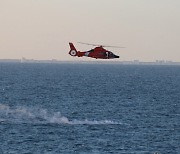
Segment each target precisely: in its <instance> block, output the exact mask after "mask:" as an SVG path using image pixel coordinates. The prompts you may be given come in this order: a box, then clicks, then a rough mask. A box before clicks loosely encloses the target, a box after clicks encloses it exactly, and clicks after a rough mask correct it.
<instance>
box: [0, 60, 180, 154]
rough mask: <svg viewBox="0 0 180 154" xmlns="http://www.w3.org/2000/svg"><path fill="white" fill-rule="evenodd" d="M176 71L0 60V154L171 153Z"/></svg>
mask: <svg viewBox="0 0 180 154" xmlns="http://www.w3.org/2000/svg"><path fill="white" fill-rule="evenodd" d="M179 143H180V66H131V65H129V66H126V65H114V64H109V65H108V64H106V65H105V64H104V65H103V64H99V65H98V64H23V63H22V64H20V63H19V64H18V63H9V64H8V63H0V153H2V154H6V153H8V154H9V153H11V154H17V153H29V154H30V153H43V154H44V153H48V154H51V153H65V154H66V153H67V154H71V153H78V154H104V153H114V154H117V153H120V154H121V153H122V154H136V153H137V154H155V153H156V154H166V153H171V154H178V153H180V144H179Z"/></svg>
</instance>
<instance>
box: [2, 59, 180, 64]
mask: <svg viewBox="0 0 180 154" xmlns="http://www.w3.org/2000/svg"><path fill="white" fill-rule="evenodd" d="M0 63H57V64H58V63H73V64H75V63H77V64H121V65H180V62H173V61H165V60H156V61H154V62H142V61H139V60H134V61H112V60H111V61H99V60H98V61H62V60H56V59H52V60H34V59H26V58H22V59H0Z"/></svg>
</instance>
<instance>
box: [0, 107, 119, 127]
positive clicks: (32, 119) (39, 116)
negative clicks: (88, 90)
mask: <svg viewBox="0 0 180 154" xmlns="http://www.w3.org/2000/svg"><path fill="white" fill-rule="evenodd" d="M1 122H3V123H5V122H11V123H36V124H38V123H39V124H47V123H53V124H69V125H119V124H121V123H119V122H115V121H112V120H99V121H98V120H92V121H91V120H87V119H86V120H76V119H75V120H69V119H68V118H67V117H65V116H62V115H61V113H60V112H55V113H50V112H48V111H47V110H46V109H32V108H30V109H29V108H25V107H15V108H14V107H10V106H8V105H4V104H0V123H1Z"/></svg>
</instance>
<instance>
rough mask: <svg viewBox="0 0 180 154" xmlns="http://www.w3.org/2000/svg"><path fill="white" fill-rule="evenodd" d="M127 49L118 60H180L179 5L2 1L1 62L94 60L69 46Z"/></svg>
mask: <svg viewBox="0 0 180 154" xmlns="http://www.w3.org/2000/svg"><path fill="white" fill-rule="evenodd" d="M69 41H71V42H74V44H75V46H76V47H77V49H79V50H89V49H91V48H92V47H91V46H86V45H82V44H78V43H77V42H79V41H80V42H88V43H96V44H107V45H115V46H125V47H126V48H125V49H109V50H111V51H113V52H114V53H115V54H118V55H120V57H121V59H119V60H122V61H124V60H136V59H138V60H141V61H155V60H157V59H158V60H172V61H180V0H0V59H5V58H6V59H7V58H18V59H20V58H21V57H26V58H29V59H30V58H32V59H58V60H89V59H88V58H86V57H85V58H74V57H71V56H70V55H68V52H69V46H68V42H69Z"/></svg>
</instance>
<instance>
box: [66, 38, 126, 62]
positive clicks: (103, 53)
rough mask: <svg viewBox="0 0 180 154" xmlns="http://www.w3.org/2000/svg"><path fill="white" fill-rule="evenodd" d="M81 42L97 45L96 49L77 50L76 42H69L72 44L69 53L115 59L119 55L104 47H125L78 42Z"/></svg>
mask: <svg viewBox="0 0 180 154" xmlns="http://www.w3.org/2000/svg"><path fill="white" fill-rule="evenodd" d="M78 43H81V44H86V45H92V46H96V47H95V48H94V49H91V50H89V51H84V52H81V51H77V50H76V48H75V46H74V44H73V43H71V42H69V46H70V51H69V54H70V55H71V56H73V57H76V56H77V57H83V56H86V57H90V58H96V59H114V58H119V56H118V55H115V54H114V53H112V52H111V51H108V50H106V49H105V48H103V47H114V48H124V47H118V46H105V45H96V44H90V43H83V42H78Z"/></svg>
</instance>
